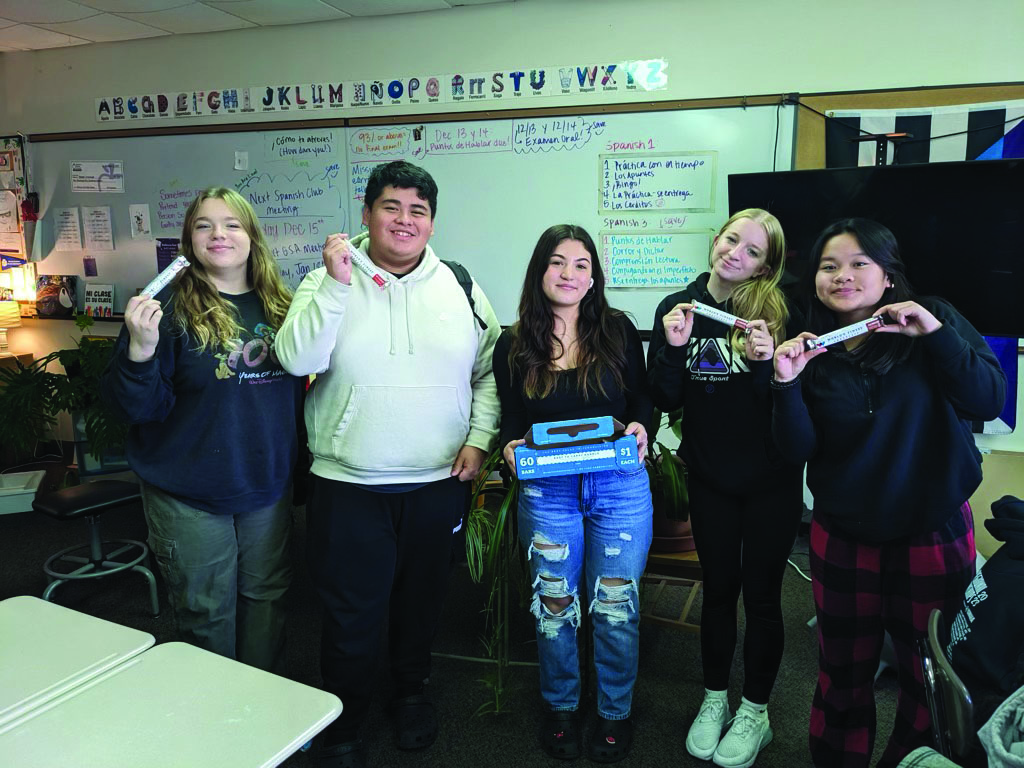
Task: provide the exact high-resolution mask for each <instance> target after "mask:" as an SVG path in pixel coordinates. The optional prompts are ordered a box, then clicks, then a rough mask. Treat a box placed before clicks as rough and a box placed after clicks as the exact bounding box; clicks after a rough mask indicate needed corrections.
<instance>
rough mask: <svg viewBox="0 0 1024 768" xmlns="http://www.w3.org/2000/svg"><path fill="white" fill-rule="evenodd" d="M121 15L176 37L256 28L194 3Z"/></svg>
mask: <svg viewBox="0 0 1024 768" xmlns="http://www.w3.org/2000/svg"><path fill="white" fill-rule="evenodd" d="M120 15H121V16H124V17H125V18H126V19H133V20H135V21H138V22H140V23H142V24H149V25H151V26H154V27H157V28H158V29H163V30H166V31H167V32H173V33H174V34H176V35H185V34H189V33H192V32H220V31H223V30H226V29H244V28H246V27H255V26H256V25H255V24H253V23H252V22H251V21H246V20H245V19H240V18H238V17H237V16H233V15H232V14H230V13H224V12H223V11H219V10H217V9H216V8H211V7H210V6H208V5H203V4H201V3H193V4H191V5H186V6H184V7H179V8H174V9H172V10H167V11H152V12H150V13H122V14H120Z"/></svg>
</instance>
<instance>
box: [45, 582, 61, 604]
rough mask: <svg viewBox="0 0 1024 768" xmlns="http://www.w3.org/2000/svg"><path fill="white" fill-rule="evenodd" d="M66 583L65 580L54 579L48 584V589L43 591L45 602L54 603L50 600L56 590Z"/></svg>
mask: <svg viewBox="0 0 1024 768" xmlns="http://www.w3.org/2000/svg"><path fill="white" fill-rule="evenodd" d="M64 582H65V579H54V580H53V581H51V582H50V583H49V584H47V585H46V589H44V590H43V600H45V601H46V602H48V603H52V602H53V600H51V599H50V598H51V597H53V593H54V590H56V589H57V587H59V586H60V585H61V584H63V583H64Z"/></svg>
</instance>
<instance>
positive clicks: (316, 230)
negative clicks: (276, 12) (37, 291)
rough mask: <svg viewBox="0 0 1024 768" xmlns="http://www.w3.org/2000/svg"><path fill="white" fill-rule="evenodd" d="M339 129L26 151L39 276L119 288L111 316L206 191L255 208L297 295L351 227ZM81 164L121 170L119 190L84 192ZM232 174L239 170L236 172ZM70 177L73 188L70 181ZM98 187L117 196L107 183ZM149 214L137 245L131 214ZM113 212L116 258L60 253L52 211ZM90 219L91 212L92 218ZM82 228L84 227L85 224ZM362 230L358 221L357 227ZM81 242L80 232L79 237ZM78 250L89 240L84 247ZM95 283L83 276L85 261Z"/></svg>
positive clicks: (53, 145)
mask: <svg viewBox="0 0 1024 768" xmlns="http://www.w3.org/2000/svg"><path fill="white" fill-rule="evenodd" d="M344 130H345V129H344V128H341V127H336V128H325V129H316V130H300V131H296V130H291V131H253V132H238V133H219V134H218V133H215V134H198V135H180V136H148V137H129V138H116V139H92V140H84V141H55V142H47V143H43V144H33V145H30V146H31V154H30V156H31V158H32V179H33V183H34V185H35V188H36V189H37V190H38V191H39V193H40V209H41V213H42V227H41V246H42V252H43V253H44V254H45V259H44V260H43V261H42V262H41V263H40V264H39V265H38V266H37V271H38V272H39V273H40V274H70V275H78V276H79V279H78V284H79V293H80V295H79V297H78V299H79V302H78V304H79V307H81V306H82V298H83V297H82V295H81V294H82V292H83V291H84V288H83V287H82V285H83V282H94V283H100V284H103V283H107V284H112V285H114V286H115V295H114V310H115V312H122V311H124V306H125V304H126V303H127V302H128V299H130V298H131V297H132V296H133V295H135V292H136V291H137V290H138V289H140V288H142V287H143V286H145V285H146V283H148V282H149V281H150V280H151V279H152V278H153V277H154V275H156V273H157V257H156V248H157V245H158V243H159V241H160V239H162V238H180V237H181V226H182V222H183V219H184V217H185V210H186V209H187V208H188V206H189V203H191V202H192V200H193V199H194V198H195V196H196V194H197V193H198V192H199V191H201V190H202V189H205V188H206V187H211V186H225V187H232V188H234V189H236V190H237V191H238V192H239V193H240V194H242V195H243V196H244V197H245V198H246V199H247V200H249V202H250V203H251V204H252V205H253V208H254V209H255V211H256V214H257V215H258V216H259V218H260V223H261V225H262V227H263V230H264V233H265V234H266V235H267V239H268V241H269V243H270V246H271V249H272V251H273V253H274V255H275V257H276V258H277V261H278V264H279V265H280V267H281V272H282V274H283V276H284V278H285V281H286V282H287V283H288V284H289V285H290V286H292V287H293V288H294V287H295V286H296V285H298V283H299V281H300V280H301V279H302V277H303V276H304V275H305V274H306V273H307V272H308V271H309V269H310V265H311V264H314V263H315V262H317V261H319V258H320V249H321V246H322V245H323V241H324V237H325V236H326V233H328V232H336V231H341V232H344V231H346V229H347V228H348V222H349V219H348V210H349V206H348V205H347V204H346V200H347V198H348V197H349V193H348V186H347V185H348V180H347V177H346V155H345V136H344ZM83 164H84V165H85V167H86V168H88V167H89V166H90V164H99V165H100V166H107V167H117V164H120V174H121V175H122V179H121V184H120V186H121V187H122V188H123V191H117V192H102V191H99V190H98V189H96V190H91V191H90V190H88V189H87V187H88V186H89V185H88V179H87V178H83V176H82V175H81V173H78V175H73V169H75V170H79V169H81V167H82V166H83ZM236 165H239V166H245V167H244V168H236ZM73 178H74V182H73ZM95 186H97V187H104V188H110V187H115V188H116V187H117V186H118V185H117V184H111V183H110V181H109V179H105V180H98V183H97V184H96V185H95ZM140 204H144V205H148V206H149V213H150V230H151V231H150V232H149V234H148V235H143V236H137V237H133V234H137V233H133V228H132V221H131V218H130V216H129V209H130V206H136V205H140ZM67 208H78V209H79V211H82V210H83V209H92V211H94V210H95V208H109V212H110V220H111V225H112V229H113V250H109V249H106V250H97V249H89V248H84V247H83V248H79V249H72V250H58V248H57V245H58V244H57V229H58V222H59V221H60V219H59V218H58V212H59V211H61V210H66V209H67ZM92 211H91V212H92ZM80 218H82V225H83V226H84V225H85V224H86V220H85V217H84V216H80ZM357 221H358V220H357ZM83 237H84V232H83ZM82 244H83V246H84V245H85V241H84V240H83V242H82ZM85 256H88V257H91V258H93V259H95V266H96V271H97V274H96V276H95V277H89V276H86V274H85V267H84V264H83V257H85Z"/></svg>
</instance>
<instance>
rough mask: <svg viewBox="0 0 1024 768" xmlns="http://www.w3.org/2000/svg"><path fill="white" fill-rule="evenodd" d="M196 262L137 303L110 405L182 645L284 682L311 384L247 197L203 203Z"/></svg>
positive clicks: (116, 358)
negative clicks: (282, 351) (300, 461)
mask: <svg viewBox="0 0 1024 768" xmlns="http://www.w3.org/2000/svg"><path fill="white" fill-rule="evenodd" d="M181 251H182V254H183V255H184V256H185V257H186V258H187V259H188V261H189V263H190V266H189V267H187V268H186V269H185V270H184V271H183V272H182V273H181V274H180V275H179V277H178V278H177V279H176V281H175V282H174V283H172V284H171V285H170V286H168V287H167V288H165V289H164V290H163V291H161V292H160V293H159V294H158V295H157V296H146V295H141V296H135V297H133V298H132V299H130V300H129V301H128V306H127V307H126V309H125V327H124V329H123V330H122V331H121V335H120V337H119V338H118V341H117V345H116V347H115V350H114V355H113V359H112V360H111V363H110V365H109V366H108V368H107V371H106V372H105V374H104V379H103V394H104V398H105V399H106V401H107V402H108V403H109V404H110V405H111V406H112V407H113V408H114V409H115V411H116V412H119V413H120V414H121V415H122V417H123V418H124V419H125V420H126V421H128V422H129V423H130V424H132V428H131V430H130V432H129V436H128V441H127V445H126V451H127V456H128V461H129V463H130V464H131V467H132V469H133V470H135V472H136V474H138V476H139V478H140V480H141V485H142V503H143V509H144V511H145V514H146V522H147V523H148V525H149V545H150V548H151V549H152V550H153V552H154V554H155V556H156V559H157V562H158V564H159V566H160V570H161V572H162V574H163V577H164V581H165V583H166V585H167V591H168V596H169V599H170V602H171V606H172V608H173V611H174V618H175V624H176V627H177V630H178V632H179V634H180V635H181V636H182V638H183V639H185V640H187V641H188V642H191V643H193V644H195V645H197V646H199V647H201V648H205V649H207V650H210V651H213V652H215V653H219V654H221V655H223V656H227V657H229V658H234V659H238V660H239V661H242V662H245V663H246V664H250V665H252V666H256V667H260V668H263V669H269V670H274V671H278V672H280V671H282V664H283V661H284V639H285V636H284V624H285V612H284V597H285V593H286V592H287V590H288V586H289V583H290V582H291V566H290V564H289V560H288V540H289V535H290V531H291V499H292V494H291V486H292V473H293V469H294V466H295V463H296V457H297V452H298V440H297V424H298V419H299V418H300V414H301V400H302V392H303V387H302V383H303V382H302V379H299V378H296V377H294V376H290V375H288V374H287V373H286V372H285V371H284V370H283V369H282V368H281V366H280V364H279V363H278V360H277V355H276V353H275V351H274V340H275V336H276V333H277V329H278V327H279V326H280V324H281V322H282V321H283V320H284V317H285V315H286V314H287V311H288V305H289V303H290V301H291V293H290V292H289V291H288V289H287V288H286V287H285V285H284V284H283V282H282V281H281V277H280V274H279V272H278V270H277V265H276V263H275V262H274V259H273V257H272V256H271V254H270V249H269V248H268V246H267V242H266V239H265V238H264V236H263V231H262V229H261V228H260V225H259V221H258V220H257V218H256V214H255V213H254V212H253V210H252V208H251V207H250V205H249V203H248V202H246V200H245V199H244V198H243V197H242V196H241V195H239V194H238V193H237V192H235V191H234V190H231V189H227V188H224V187H212V188H210V189H207V190H205V191H203V192H202V193H201V194H200V195H199V196H198V197H197V198H196V199H195V200H194V201H193V202H192V204H191V205H190V206H189V208H188V211H187V212H186V213H185V222H184V227H183V229H182V247H181Z"/></svg>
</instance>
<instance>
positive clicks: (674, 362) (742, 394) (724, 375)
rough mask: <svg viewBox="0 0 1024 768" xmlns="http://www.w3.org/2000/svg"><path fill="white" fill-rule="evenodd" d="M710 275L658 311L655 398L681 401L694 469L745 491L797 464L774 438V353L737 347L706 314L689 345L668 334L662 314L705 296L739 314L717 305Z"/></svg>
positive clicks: (651, 356)
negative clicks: (751, 355) (762, 355)
mask: <svg viewBox="0 0 1024 768" xmlns="http://www.w3.org/2000/svg"><path fill="white" fill-rule="evenodd" d="M709 278H710V274H709V273H707V272H705V273H704V274H702V275H700V276H699V277H698V278H697V279H696V280H694V281H693V282H692V283H691V284H690V285H689V286H688V287H687V288H686V289H685V290H682V291H679V292H677V293H673V294H672V295H671V296H668V297H667V298H666V299H665V300H664V301H662V302H661V304H659V305H658V309H657V311H656V312H655V313H654V330H653V332H652V333H651V344H650V348H649V349H648V351H647V370H648V378H649V380H650V384H651V397H652V399H653V400H654V405H655V406H656V407H657V408H659V409H660V410H661V411H663V412H668V411H671V410H674V409H676V408H679V407H682V409H683V425H682V426H683V428H682V442H681V443H680V445H679V455H680V456H681V457H682V459H683V461H685V462H686V465H687V469H688V471H689V472H690V473H691V474H696V475H697V476H698V477H700V478H701V479H702V480H703V481H704V482H706V483H708V484H710V485H712V486H714V487H716V488H718V489H719V490H722V491H726V492H729V493H745V492H747V491H748V490H751V489H756V488H760V487H763V483H765V482H772V481H773V480H774V479H776V478H775V476H776V473H777V472H778V471H779V470H780V469H788V470H790V471H796V469H797V467H798V466H799V465H798V464H795V463H787V462H785V461H784V460H783V459H782V458H781V456H780V455H779V453H778V451H777V450H776V449H775V446H774V444H773V443H772V440H771V395H770V392H769V388H768V381H769V379H770V377H771V375H772V362H771V360H763V361H760V360H753V361H752V360H747V359H746V356H745V355H743V354H736V353H735V352H734V351H733V349H732V346H731V344H730V340H729V336H730V330H731V329H730V328H729V327H728V326H726V325H724V324H723V323H720V322H718V321H717V320H711V319H710V318H707V317H704V316H702V315H696V316H695V317H694V318H693V329H692V332H691V333H690V340H689V341H688V342H687V343H686V344H684V345H683V346H681V347H673V346H670V345H669V344H668V343H667V342H666V341H665V326H664V323H663V318H664V317H665V315H666V314H668V313H669V312H670V311H671V310H672V308H673V307H675V305H676V304H680V303H692V302H694V301H699V302H700V303H701V304H706V305H708V306H710V307H714V308H715V309H721V310H724V311H726V312H729V313H730V314H734V310H733V309H732V306H731V303H730V302H729V301H728V300H727V301H725V302H724V303H721V304H719V303H718V302H717V301H715V300H714V298H713V297H712V296H711V294H710V293H708V290H707V287H708V279H709ZM791 311H792V308H791ZM744 319H747V320H751V319H754V318H744ZM801 322H802V321H801V320H797V321H796V322H794V321H793V319H792V318H790V322H789V331H788V333H793V334H795V333H796V332H798V331H800V330H803V329H802V328H799V327H797V326H799V325H800V324H801ZM788 333H787V335H788Z"/></svg>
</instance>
